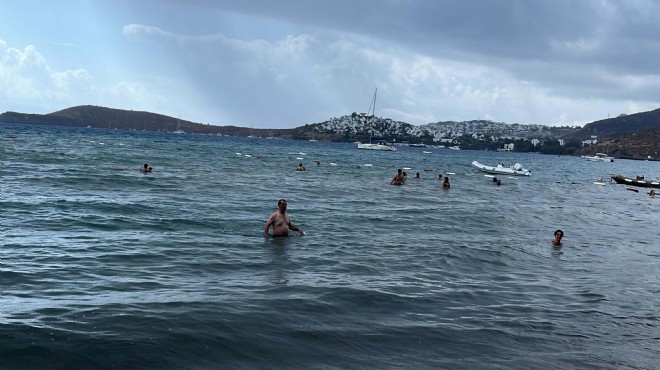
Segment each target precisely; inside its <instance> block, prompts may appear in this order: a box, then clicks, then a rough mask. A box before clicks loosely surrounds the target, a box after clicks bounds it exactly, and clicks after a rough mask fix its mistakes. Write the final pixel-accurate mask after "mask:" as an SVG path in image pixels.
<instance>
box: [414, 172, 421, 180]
mask: <svg viewBox="0 0 660 370" xmlns="http://www.w3.org/2000/svg"><path fill="white" fill-rule="evenodd" d="M413 179H421V177H419V172H417V173H416V174H415V177H413Z"/></svg>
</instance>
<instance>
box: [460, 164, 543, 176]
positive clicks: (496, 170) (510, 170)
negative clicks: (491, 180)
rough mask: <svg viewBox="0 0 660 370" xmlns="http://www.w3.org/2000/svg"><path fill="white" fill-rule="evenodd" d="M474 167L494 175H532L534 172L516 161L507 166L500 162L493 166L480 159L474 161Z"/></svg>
mask: <svg viewBox="0 0 660 370" xmlns="http://www.w3.org/2000/svg"><path fill="white" fill-rule="evenodd" d="M472 167H474V168H476V169H478V170H479V171H483V172H486V173H490V174H493V175H513V176H530V175H531V174H532V171H530V170H528V169H526V168H525V167H523V166H522V165H521V164H520V163H516V164H514V165H513V166H505V165H503V164H501V163H498V164H497V166H494V167H493V166H488V165H485V164H483V163H479V162H478V161H472Z"/></svg>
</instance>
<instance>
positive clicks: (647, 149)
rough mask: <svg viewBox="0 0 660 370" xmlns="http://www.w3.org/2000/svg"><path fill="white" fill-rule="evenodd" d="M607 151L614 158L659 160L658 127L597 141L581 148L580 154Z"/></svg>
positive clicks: (659, 135) (659, 139)
mask: <svg viewBox="0 0 660 370" xmlns="http://www.w3.org/2000/svg"><path fill="white" fill-rule="evenodd" d="M595 153H607V154H609V155H611V156H613V157H615V158H625V159H649V160H660V127H656V128H652V129H650V130H646V131H641V132H635V133H632V134H630V135H626V136H622V137H617V138H614V139H608V140H604V141H599V142H598V144H596V145H592V146H590V147H587V148H584V149H581V150H580V151H579V154H581V155H593V154H595Z"/></svg>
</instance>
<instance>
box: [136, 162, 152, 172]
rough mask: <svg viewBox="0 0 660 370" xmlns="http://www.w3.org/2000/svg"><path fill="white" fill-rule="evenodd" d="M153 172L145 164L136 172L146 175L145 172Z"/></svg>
mask: <svg viewBox="0 0 660 370" xmlns="http://www.w3.org/2000/svg"><path fill="white" fill-rule="evenodd" d="M153 170H154V169H153V168H151V167H149V165H148V164H147V163H145V164H144V166H143V167H142V168H140V169H139V170H138V171H140V172H144V173H147V172H151V171H153Z"/></svg>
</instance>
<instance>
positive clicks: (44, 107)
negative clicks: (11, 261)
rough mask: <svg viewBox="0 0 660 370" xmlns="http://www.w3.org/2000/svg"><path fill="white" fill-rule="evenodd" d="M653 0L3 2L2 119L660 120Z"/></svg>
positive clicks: (659, 33) (295, 122) (276, 122)
mask: <svg viewBox="0 0 660 370" xmlns="http://www.w3.org/2000/svg"><path fill="white" fill-rule="evenodd" d="M659 19H660V1H655V0H621V1H609V0H538V1H534V0H455V1H454V0H452V1H449V0H279V1H278V0H235V1H234V0H215V1H213V0H196V1H195V0H189V1H183V0H181V1H165V0H161V1H155V0H153V1H148V0H127V1H123V0H113V1H109V0H108V1H104V0H87V1H85V0H79V1H75V0H62V1H56V2H55V1H42V0H0V112H5V111H18V112H26V113H50V112H54V111H57V110H60V109H64V108H68V107H71V106H75V105H84V104H92V105H100V106H105V107H111V108H119V109H133V110H141V111H149V112H154V113H161V114H166V115H169V116H173V117H178V116H180V117H181V118H182V119H186V120H190V121H193V122H200V123H210V124H214V125H238V126H245V127H250V126H253V127H256V128H291V127H297V126H301V125H304V124H307V123H316V122H322V121H325V120H327V119H330V118H332V117H339V116H342V115H345V114H350V113H352V112H358V113H360V112H366V111H367V109H368V108H369V104H370V102H371V98H372V95H373V93H374V89H376V88H378V100H377V106H376V115H377V116H380V117H386V118H392V119H395V120H399V121H404V122H408V123H411V124H414V125H420V124H426V123H430V122H437V121H448V120H456V121H463V120H472V119H490V120H494V121H497V122H507V123H538V124H545V125H571V126H572V125H584V124H586V123H589V122H592V121H595V120H599V119H603V118H607V117H608V115H609V116H612V117H613V116H617V115H619V114H621V113H628V114H630V113H637V112H642V111H648V110H653V109H657V108H660V21H659Z"/></svg>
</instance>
